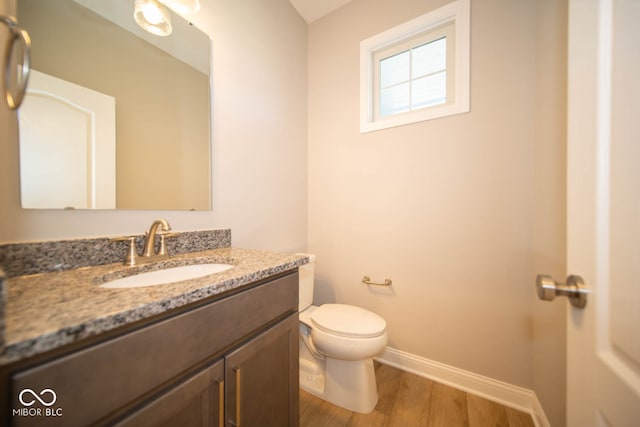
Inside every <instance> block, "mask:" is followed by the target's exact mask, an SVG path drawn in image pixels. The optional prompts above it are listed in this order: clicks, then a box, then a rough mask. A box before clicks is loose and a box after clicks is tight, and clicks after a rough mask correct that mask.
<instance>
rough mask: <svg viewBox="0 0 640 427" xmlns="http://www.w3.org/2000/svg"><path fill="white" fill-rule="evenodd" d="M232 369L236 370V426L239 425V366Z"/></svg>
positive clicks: (238, 426)
mask: <svg viewBox="0 0 640 427" xmlns="http://www.w3.org/2000/svg"><path fill="white" fill-rule="evenodd" d="M233 370H234V371H235V372H236V427H240V396H241V392H240V368H234V369H233Z"/></svg>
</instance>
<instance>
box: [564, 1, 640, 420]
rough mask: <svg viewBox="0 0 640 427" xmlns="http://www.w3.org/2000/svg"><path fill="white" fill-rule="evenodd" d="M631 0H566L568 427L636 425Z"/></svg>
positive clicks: (639, 193) (636, 43)
mask: <svg viewBox="0 0 640 427" xmlns="http://www.w3.org/2000/svg"><path fill="white" fill-rule="evenodd" d="M639 22H640V0H570V2H569V80H568V86H569V91H568V96H569V98H568V101H569V102H568V104H569V110H568V129H567V134H568V164H567V167H568V171H567V173H568V190H567V191H568V192H567V209H568V219H567V250H568V255H567V269H568V272H569V274H577V275H580V276H582V277H583V279H584V281H585V283H586V285H587V287H588V288H589V290H590V293H589V295H588V301H587V305H586V307H585V308H584V309H578V308H574V307H570V308H569V314H568V319H567V322H568V338H567V339H568V360H567V377H568V378H567V394H568V396H567V422H568V426H569V427H591V426H596V425H597V426H615V427H623V426H634V427H637V426H640V25H638V23H639Z"/></svg>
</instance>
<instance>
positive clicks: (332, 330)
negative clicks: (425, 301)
mask: <svg viewBox="0 0 640 427" xmlns="http://www.w3.org/2000/svg"><path fill="white" fill-rule="evenodd" d="M308 256H309V264H305V265H303V266H301V267H300V269H299V271H300V277H299V288H300V297H299V298H300V300H299V312H300V313H299V318H300V388H302V389H303V390H305V391H307V392H309V393H311V394H314V395H316V396H318V397H320V398H321V399H324V400H326V401H328V402H331V403H333V404H334V405H337V406H341V407H343V408H346V409H349V410H351V411H355V412H361V413H369V412H371V411H373V409H374V408H375V406H376V404H377V403H378V389H377V386H376V377H375V371H374V369H373V357H374V356H376V355H378V354H380V353H381V352H382V350H384V348H385V346H386V345H387V341H388V336H387V323H386V322H385V320H384V319H383V318H382V317H380V316H378V315H377V314H375V313H372V312H371V311H368V310H365V309H363V308H360V307H355V306H352V305H346V304H323V305H321V306H314V305H312V302H313V286H314V271H315V255H308Z"/></svg>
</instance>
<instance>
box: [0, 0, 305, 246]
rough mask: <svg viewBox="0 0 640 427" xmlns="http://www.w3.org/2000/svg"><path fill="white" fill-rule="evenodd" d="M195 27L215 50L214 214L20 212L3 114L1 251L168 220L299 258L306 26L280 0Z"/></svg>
mask: <svg viewBox="0 0 640 427" xmlns="http://www.w3.org/2000/svg"><path fill="white" fill-rule="evenodd" d="M10 2H11V3H12V4H14V0H0V3H1V4H2V5H3V6H6V5H8V4H9V3H10ZM194 21H195V23H196V25H198V26H199V27H200V28H201V29H202V30H204V31H205V32H207V33H208V34H209V35H210V36H211V39H212V42H213V52H212V55H213V74H214V76H213V80H214V82H213V90H212V92H213V106H212V110H213V113H212V121H213V147H212V151H213V153H212V162H213V171H212V175H213V176H212V187H213V190H212V193H213V198H212V200H213V211H210V212H178V211H117V212H112V211H95V212H80V211H77V212H65V211H28V210H22V209H20V207H19V206H20V205H19V190H18V187H19V183H18V166H17V165H18V148H17V147H18V146H17V129H16V121H15V115H14V114H13V113H10V112H8V111H7V109H6V107H5V106H4V105H3V104H2V105H1V106H0V123H1V124H2V126H0V200H1V201H2V202H0V218H1V219H2V220H1V221H0V243H4V242H12V241H25V240H39V239H56V238H69V237H81V236H99V235H117V234H129V233H140V232H142V231H144V230H145V229H146V228H147V227H148V226H149V224H150V223H151V221H152V220H153V219H156V218H166V219H167V220H168V221H169V222H170V223H171V224H172V226H173V228H174V229H177V230H184V229H204V228H222V227H224V228H231V229H232V232H233V243H234V245H236V246H241V247H252V248H263V249H273V250H304V249H305V248H306V228H307V227H306V221H307V218H306V209H307V207H306V204H307V182H306V179H307V165H306V161H305V159H306V151H307V148H306V136H307V127H306V104H307V99H306V31H307V29H306V24H305V22H304V20H303V19H302V18H301V17H300V16H298V14H297V13H296V11H295V9H294V8H293V7H292V6H291V5H290V3H289V2H288V1H287V0H273V1H270V2H269V4H268V7H267V5H265V2H264V1H262V0H248V1H242V2H237V1H234V0H213V1H206V2H202V11H201V12H200V14H199V15H198V16H197V17H196V19H194ZM0 31H3V32H4V31H5V30H4V29H2V30H0Z"/></svg>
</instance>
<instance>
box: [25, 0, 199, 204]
mask: <svg viewBox="0 0 640 427" xmlns="http://www.w3.org/2000/svg"><path fill="white" fill-rule="evenodd" d="M133 8H134V0H56V1H51V0H19V1H18V19H19V22H20V23H21V25H22V26H23V27H24V28H25V29H26V30H27V31H28V32H29V35H30V36H31V40H32V57H31V65H32V69H33V70H34V72H33V73H32V75H31V78H30V82H29V89H28V92H27V96H26V97H25V100H24V103H23V105H22V107H21V109H20V110H19V111H18V121H19V128H20V178H21V179H20V180H21V195H22V207H23V208H36V209H154V210H162V209H168V210H209V209H211V154H210V153H211V148H210V147H211V143H210V141H211V126H210V121H211V113H210V93H211V90H210V83H211V78H210V64H211V55H210V53H211V47H210V40H209V37H208V36H207V35H206V34H205V33H203V32H202V31H200V30H198V29H197V28H195V27H194V26H193V25H191V24H190V23H188V22H187V21H185V20H184V19H183V18H181V17H180V16H178V15H177V14H175V13H173V12H171V21H172V25H173V31H172V33H171V34H170V35H169V36H166V37H159V36H155V35H152V34H150V33H147V32H146V31H144V30H143V29H142V28H140V27H138V26H137V25H136V23H135V21H134V19H133Z"/></svg>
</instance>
